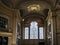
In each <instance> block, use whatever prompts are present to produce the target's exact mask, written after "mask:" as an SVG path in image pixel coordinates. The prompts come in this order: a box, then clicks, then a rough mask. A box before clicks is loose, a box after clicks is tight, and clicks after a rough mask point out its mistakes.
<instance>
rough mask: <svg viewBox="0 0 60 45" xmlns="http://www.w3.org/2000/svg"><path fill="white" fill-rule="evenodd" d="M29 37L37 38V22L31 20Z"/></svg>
mask: <svg viewBox="0 0 60 45" xmlns="http://www.w3.org/2000/svg"><path fill="white" fill-rule="evenodd" d="M30 39H38V23H37V22H31V24H30Z"/></svg>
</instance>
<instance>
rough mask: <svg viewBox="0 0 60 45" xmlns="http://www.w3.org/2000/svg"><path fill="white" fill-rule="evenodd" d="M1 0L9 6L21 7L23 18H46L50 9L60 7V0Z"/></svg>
mask: <svg viewBox="0 0 60 45" xmlns="http://www.w3.org/2000/svg"><path fill="white" fill-rule="evenodd" d="M0 1H1V2H2V3H3V4H5V5H6V6H7V7H9V8H15V9H19V10H20V12H21V16H22V17H23V18H24V17H25V18H28V17H33V16H35V17H40V18H41V17H42V18H43V19H44V18H46V16H47V14H48V11H49V9H54V8H60V0H0ZM32 10H35V11H32ZM28 15H29V16H28ZM31 15H32V16H31ZM35 17H34V18H35Z"/></svg>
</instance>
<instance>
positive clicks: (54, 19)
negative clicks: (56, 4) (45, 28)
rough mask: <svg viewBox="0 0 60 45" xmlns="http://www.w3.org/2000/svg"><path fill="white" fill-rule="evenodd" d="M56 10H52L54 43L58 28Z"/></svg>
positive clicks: (54, 43) (54, 44) (54, 42)
mask: <svg viewBox="0 0 60 45" xmlns="http://www.w3.org/2000/svg"><path fill="white" fill-rule="evenodd" d="M56 17H57V15H56V12H55V11H54V10H53V11H52V21H53V25H52V26H53V45H56V42H57V41H56V30H57V20H56Z"/></svg>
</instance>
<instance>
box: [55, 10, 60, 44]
mask: <svg viewBox="0 0 60 45" xmlns="http://www.w3.org/2000/svg"><path fill="white" fill-rule="evenodd" d="M56 14H57V32H56V39H57V45H60V10H57V12H56Z"/></svg>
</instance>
